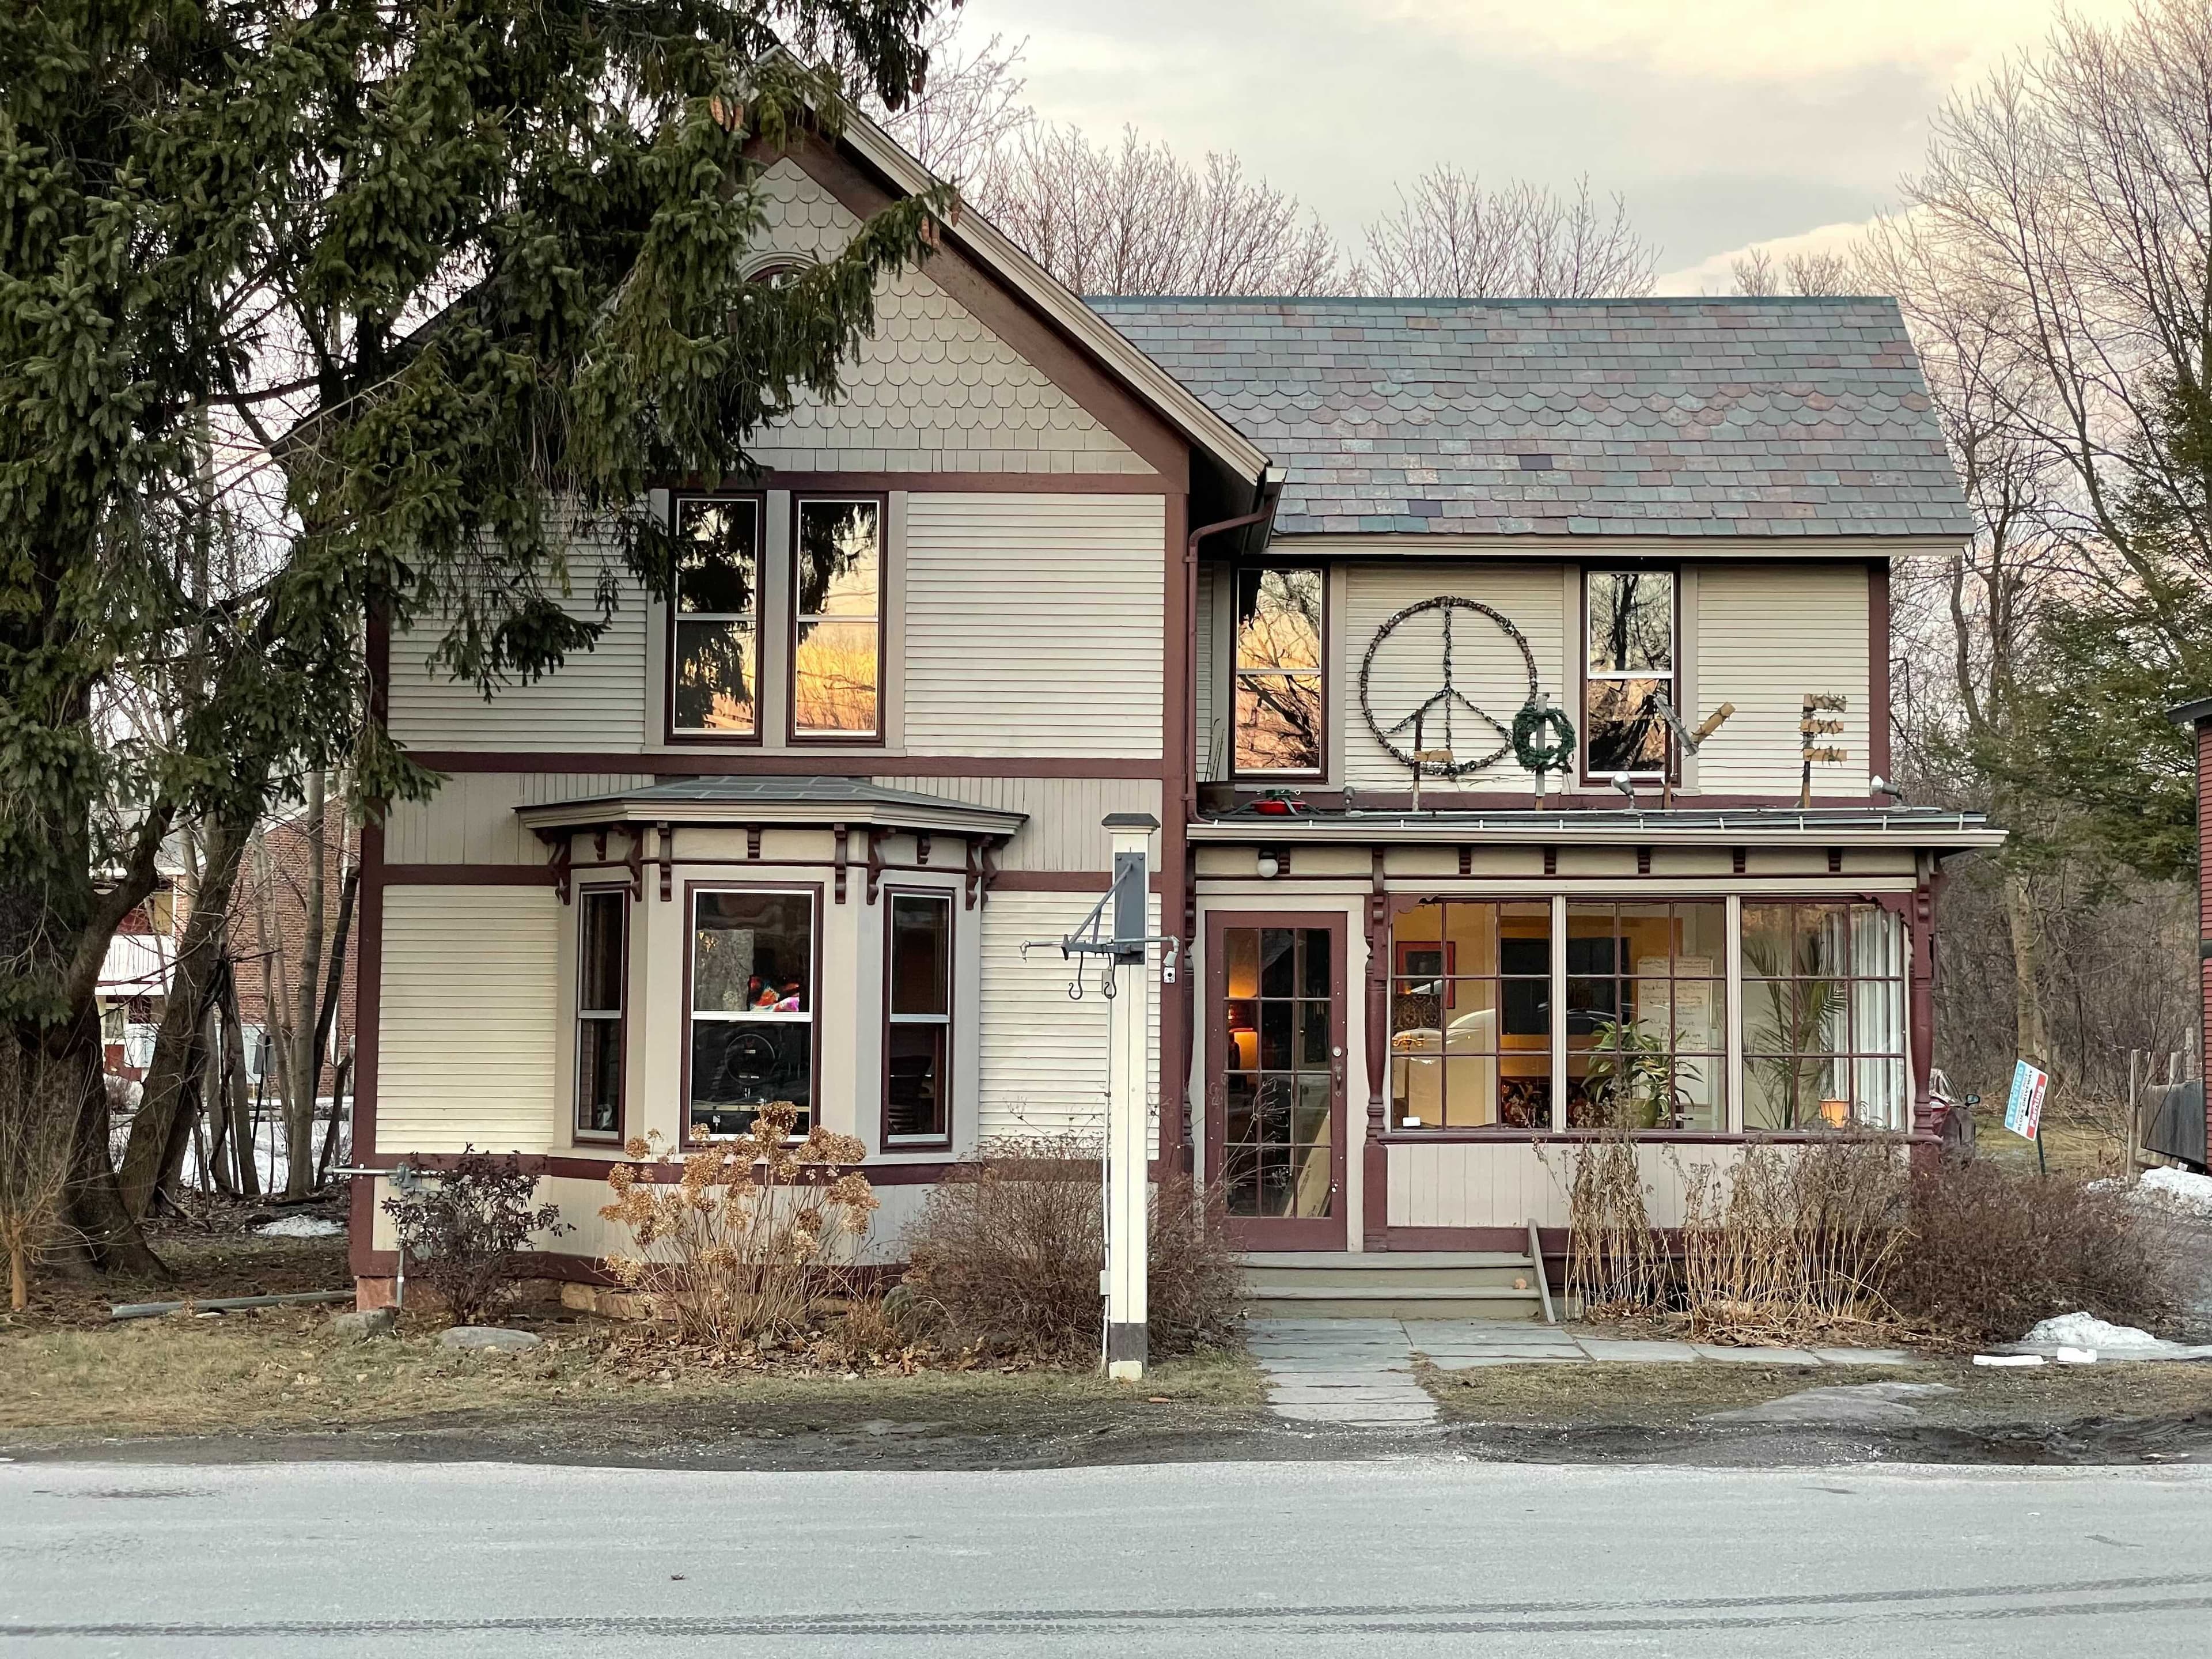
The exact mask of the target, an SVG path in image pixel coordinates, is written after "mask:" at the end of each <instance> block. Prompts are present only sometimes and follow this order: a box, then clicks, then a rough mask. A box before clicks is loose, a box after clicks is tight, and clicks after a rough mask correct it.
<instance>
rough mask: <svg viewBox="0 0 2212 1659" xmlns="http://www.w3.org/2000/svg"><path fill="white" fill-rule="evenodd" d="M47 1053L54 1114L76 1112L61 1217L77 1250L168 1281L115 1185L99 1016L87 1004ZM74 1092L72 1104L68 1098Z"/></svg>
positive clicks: (95, 1260) (113, 1266)
mask: <svg viewBox="0 0 2212 1659" xmlns="http://www.w3.org/2000/svg"><path fill="white" fill-rule="evenodd" d="M47 1052H48V1054H49V1055H50V1057H51V1058H52V1059H53V1060H56V1061H58V1064H56V1065H55V1066H53V1068H52V1073H50V1075H51V1077H52V1085H50V1086H51V1087H52V1089H53V1090H54V1091H55V1097H54V1099H53V1100H52V1103H51V1104H52V1109H53V1110H56V1111H70V1110H74V1111H75V1113H76V1146H75V1149H74V1151H73V1152H72V1153H71V1156H70V1192H69V1200H68V1207H67V1209H66V1211H65V1212H64V1214H65V1218H66V1219H67V1221H68V1224H69V1225H70V1229H71V1230H72V1231H74V1232H75V1234H76V1239H77V1242H78V1245H79V1248H80V1249H82V1252H83V1254H84V1256H85V1257H86V1259H87V1260H88V1261H89V1262H90V1263H91V1265H92V1266H93V1267H97V1268H99V1269H100V1270H101V1271H102V1272H107V1273H129V1274H131V1275H132V1276H134V1277H137V1278H141V1279H167V1278H168V1277H169V1276H170V1274H169V1270H168V1269H167V1267H164V1266H163V1265H162V1262H161V1257H159V1256H157V1255H155V1254H154V1251H153V1249H152V1247H151V1246H149V1244H148V1243H146V1237H145V1235H144V1234H143V1233H142V1232H140V1231H139V1230H138V1221H137V1217H135V1216H133V1215H132V1214H131V1211H130V1207H129V1206H127V1205H125V1203H124V1201H123V1190H122V1188H120V1187H119V1186H118V1185H117V1184H116V1180H115V1160H114V1154H113V1153H112V1152H110V1151H109V1149H108V1132H109V1129H110V1127H111V1126H110V1114H109V1111H108V1106H107V1087H106V1077H105V1067H104V1066H102V1064H101V1054H100V1016H99V1015H98V1014H97V1013H96V1012H94V1010H93V1007H92V1006H91V1005H90V1004H89V1003H88V1004H86V1006H84V1007H83V1008H82V1009H81V1010H79V1011H78V1012H77V1013H76V1017H75V1018H71V1019H70V1021H68V1022H67V1024H65V1025H64V1026H63V1027H62V1028H60V1029H59V1030H57V1031H55V1032H54V1033H53V1034H52V1040H51V1041H50V1042H49V1044H48V1049H47ZM70 1093H74V1094H75V1096H76V1098H75V1099H74V1100H70V1099H68V1098H67V1095H68V1094H70Z"/></svg>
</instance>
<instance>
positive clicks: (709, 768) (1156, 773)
mask: <svg viewBox="0 0 2212 1659" xmlns="http://www.w3.org/2000/svg"><path fill="white" fill-rule="evenodd" d="M408 754H409V756H410V757H411V758H412V759H413V760H415V761H416V763H418V764H421V765H423V766H427V767H429V768H432V769H435V770H436V771H440V772H646V773H650V774H652V775H653V776H655V777H676V778H691V777H701V776H705V775H710V774H711V775H723V774H742V775H750V776H775V777H793V776H801V775H812V774H815V773H818V772H821V771H823V770H824V769H825V768H826V769H831V770H834V771H836V773H837V774H838V775H840V776H842V777H863V776H870V777H876V776H884V775H890V776H894V777H899V776H903V777H916V778H1144V779H1146V780H1152V779H1157V778H1159V777H1160V776H1161V775H1163V772H1164V763H1162V761H1161V760H1159V759H1158V758H1157V757H1155V758H1153V759H1151V760H1128V759H1121V758H1114V759H1099V760H1085V759H1083V758H1081V757H1074V756H1024V757H1010V756H994V755H885V754H881V753H876V754H857V755H848V754H839V755H836V757H834V760H833V759H831V758H830V757H827V756H825V755H824V754H823V753H820V752H810V753H805V754H797V755H793V754H780V753H774V752H769V753H747V754H743V755H719V754H712V753H699V754H690V753H686V754H681V755H669V754H658V753H653V752H650V751H641V750H614V751H611V752H610V751H608V750H550V749H549V750H544V751H542V752H532V751H527V750H524V751H518V750H489V749H486V750H474V749H410V750H409V751H408ZM1514 799H1516V800H1522V804H1523V805H1525V804H1526V802H1525V799H1524V798H1522V797H1519V796H1516V797H1515V798H1514ZM1792 799H1795V798H1794V797H1793V798H1792ZM1852 804H1853V805H1861V806H1863V805H1865V804H1866V803H1865V802H1863V801H1857V802H1854V803H1852Z"/></svg>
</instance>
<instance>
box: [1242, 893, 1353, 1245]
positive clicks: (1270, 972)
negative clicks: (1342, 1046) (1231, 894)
mask: <svg viewBox="0 0 2212 1659" xmlns="http://www.w3.org/2000/svg"><path fill="white" fill-rule="evenodd" d="M1222 945H1223V956H1224V957H1225V987H1224V988H1225V995H1224V997H1223V999H1222V1002H1221V1010H1222V1018H1223V1021H1224V1024H1225V1030H1223V1031H1222V1033H1221V1038H1222V1046H1221V1053H1222V1062H1223V1075H1222V1104H1223V1119H1222V1141H1223V1155H1222V1182H1223V1187H1224V1191H1225V1195H1226V1200H1227V1203H1228V1207H1229V1212H1230V1213H1231V1215H1237V1216H1251V1217H1273V1218H1301V1219H1323V1218H1328V1216H1331V1215H1333V1214H1334V1213H1335V1202H1336V1194H1335V1174H1334V1170H1335V1158H1336V1153H1337V1148H1336V1139H1337V1137H1336V1115H1335V1110H1334V1106H1335V1097H1336V1079H1335V1074H1334V1055H1333V1054H1332V1053H1331V1049H1332V1048H1333V1047H1334V974H1333V969H1332V966H1331V963H1332V951H1331V941H1330V937H1329V933H1328V929H1326V928H1317V927H1316V928H1308V927H1231V928H1229V929H1226V930H1225V933H1224V936H1223V940H1222ZM1316 964H1318V965H1316Z"/></svg>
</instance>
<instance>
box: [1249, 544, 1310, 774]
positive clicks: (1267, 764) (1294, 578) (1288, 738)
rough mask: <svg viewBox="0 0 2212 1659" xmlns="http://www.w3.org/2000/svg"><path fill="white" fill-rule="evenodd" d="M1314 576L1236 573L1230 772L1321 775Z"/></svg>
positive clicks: (1305, 572) (1281, 571)
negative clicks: (1233, 737) (1233, 739)
mask: <svg viewBox="0 0 2212 1659" xmlns="http://www.w3.org/2000/svg"><path fill="white" fill-rule="evenodd" d="M1322 589H1323V583H1322V573H1321V572H1320V571H1318V570H1310V569H1296V568H1272V569H1265V570H1244V571H1240V572H1239V573H1238V574H1237V641H1236V647H1237V656H1236V675H1235V679H1236V711H1235V712H1236V769H1237V771H1238V772H1240V773H1268V772H1317V771H1319V770H1321V768H1322V740H1323V731H1324V728H1323V725H1322V721H1323V718H1324V715H1323V710H1322Z"/></svg>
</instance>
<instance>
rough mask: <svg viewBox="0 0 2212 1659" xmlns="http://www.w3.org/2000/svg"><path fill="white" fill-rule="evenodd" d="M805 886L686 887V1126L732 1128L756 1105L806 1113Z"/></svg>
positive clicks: (810, 934) (809, 1088) (807, 1120)
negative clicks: (783, 1104)
mask: <svg viewBox="0 0 2212 1659" xmlns="http://www.w3.org/2000/svg"><path fill="white" fill-rule="evenodd" d="M814 903H815V900H814V895H813V894H812V893H811V892H777V891H769V890H762V889H758V888H743V889H713V890H694V891H693V893H692V895H691V962H690V971H691V999H690V1002H691V1006H690V1133H692V1134H694V1135H735V1134H742V1133H744V1132H745V1130H746V1129H747V1128H748V1127H750V1125H751V1123H752V1121H753V1119H754V1117H755V1116H756V1115H757V1114H758V1112H759V1109H760V1108H761V1107H763V1105H766V1104H768V1103H770V1102H774V1101H781V1100H787V1101H789V1102H791V1103H793V1105H795V1106H797V1107H798V1108H799V1121H798V1125H797V1127H798V1128H799V1130H800V1131H801V1132H802V1133H803V1132H805V1130H806V1129H807V1128H808V1127H811V1124H812V1123H813V1121H814Z"/></svg>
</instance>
